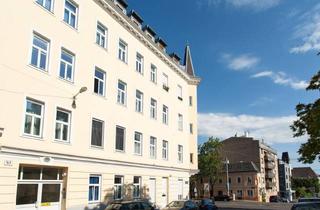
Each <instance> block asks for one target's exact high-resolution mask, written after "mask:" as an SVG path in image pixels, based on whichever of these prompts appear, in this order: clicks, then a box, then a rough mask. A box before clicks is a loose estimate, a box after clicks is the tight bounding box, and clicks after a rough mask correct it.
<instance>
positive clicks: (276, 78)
mask: <svg viewBox="0 0 320 210" xmlns="http://www.w3.org/2000/svg"><path fill="white" fill-rule="evenodd" d="M261 77H268V78H270V79H271V80H272V81H273V82H274V83H275V84H278V85H283V86H289V87H291V88H293V89H295V90H301V89H305V88H306V87H307V86H308V83H307V82H306V81H304V80H297V79H294V78H291V77H289V76H288V75H287V74H286V73H284V72H273V71H262V72H259V73H256V74H254V75H251V78H261Z"/></svg>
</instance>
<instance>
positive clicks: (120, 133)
mask: <svg viewBox="0 0 320 210" xmlns="http://www.w3.org/2000/svg"><path fill="white" fill-rule="evenodd" d="M124 141H125V128H123V127H120V126H117V128H116V150H117V151H124Z"/></svg>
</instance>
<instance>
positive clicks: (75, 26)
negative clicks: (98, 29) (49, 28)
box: [63, 0, 79, 29]
mask: <svg viewBox="0 0 320 210" xmlns="http://www.w3.org/2000/svg"><path fill="white" fill-rule="evenodd" d="M66 2H68V3H69V4H71V5H72V6H73V7H75V9H76V12H75V13H74V12H73V11H71V10H70V9H69V8H67V7H66ZM66 10H68V21H67V20H65V19H64V14H65V11H66ZM78 13H79V6H78V5H77V4H76V3H75V2H73V1H70V0H65V1H64V10H63V21H64V22H65V23H66V24H68V25H69V26H71V27H72V28H74V29H77V28H78ZM72 15H73V16H74V18H75V19H74V26H73V25H71V16H72Z"/></svg>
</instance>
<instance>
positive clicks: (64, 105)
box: [0, 0, 200, 210]
mask: <svg viewBox="0 0 320 210" xmlns="http://www.w3.org/2000/svg"><path fill="white" fill-rule="evenodd" d="M127 6H128V5H127V3H126V2H125V1H124V0H118V1H112V0H86V1H83V0H24V1H21V0H11V1H6V2H3V3H2V4H1V7H0V11H1V12H0V25H1V27H2V30H1V31H2V33H0V46H1V48H0V49H1V50H0V98H1V105H0V209H6V210H11V209H19V210H64V209H68V210H78V209H84V208H86V207H88V208H90V207H92V206H94V205H96V204H97V203H99V202H104V201H109V200H113V199H124V198H148V199H150V201H151V202H153V203H155V204H157V205H159V206H164V205H165V204H167V203H168V202H170V201H171V200H177V199H183V198H187V197H188V192H189V177H190V175H192V174H194V173H196V172H197V85H198V84H199V82H200V79H199V78H197V77H196V76H195V75H194V69H193V65H192V60H191V53H190V48H189V46H187V47H186V49H185V56H184V60H183V61H180V58H179V56H178V55H177V54H175V53H173V54H170V55H168V54H167V52H166V43H165V42H164V40H163V39H161V38H160V37H159V36H157V35H156V33H155V31H154V30H153V29H152V28H151V27H150V26H148V25H146V24H143V19H142V18H141V17H140V16H139V14H138V13H137V12H135V11H131V12H129V11H127Z"/></svg>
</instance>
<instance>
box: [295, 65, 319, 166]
mask: <svg viewBox="0 0 320 210" xmlns="http://www.w3.org/2000/svg"><path fill="white" fill-rule="evenodd" d="M306 90H307V91H309V90H318V91H320V71H318V72H317V74H316V75H314V76H313V77H312V79H311V81H310V83H309V85H308V87H307V88H306ZM296 111H297V117H298V119H297V120H296V121H294V122H293V124H292V125H291V126H290V127H291V129H292V131H293V133H294V134H293V136H294V137H299V136H303V135H305V134H307V135H308V140H307V142H306V143H303V144H301V146H300V149H299V151H298V152H299V154H300V158H299V161H301V162H303V163H313V162H314V160H315V159H316V158H318V160H319V161H320V123H319V122H320V99H317V100H316V101H314V102H313V103H309V104H302V103H299V104H298V105H297V106H296Z"/></svg>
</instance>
